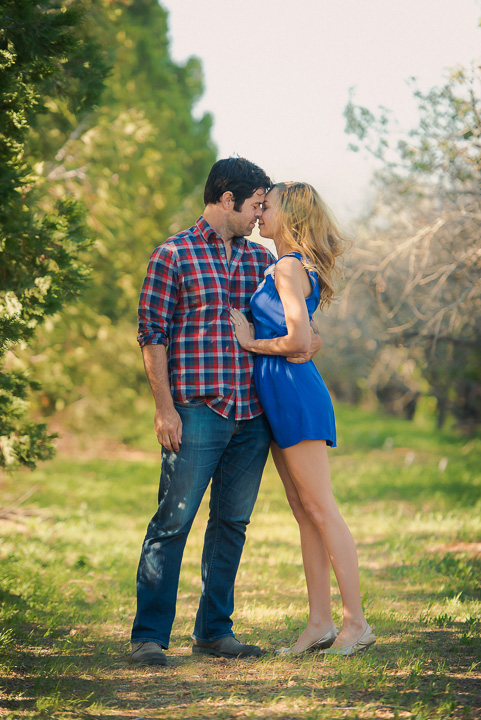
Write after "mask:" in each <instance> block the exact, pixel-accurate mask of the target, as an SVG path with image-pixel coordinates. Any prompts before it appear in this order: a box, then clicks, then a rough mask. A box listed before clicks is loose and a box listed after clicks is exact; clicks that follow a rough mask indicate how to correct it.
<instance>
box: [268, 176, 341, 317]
mask: <svg viewBox="0 0 481 720" xmlns="http://www.w3.org/2000/svg"><path fill="white" fill-rule="evenodd" d="M272 190H277V193H278V201H279V217H278V220H279V232H280V236H281V237H282V239H283V240H284V241H285V243H286V245H287V246H288V247H289V248H291V249H292V250H294V251H300V252H301V254H302V255H303V257H304V260H305V262H306V265H307V266H308V267H311V268H313V269H314V270H315V271H316V272H317V275H318V277H319V292H320V298H319V307H320V308H323V307H324V306H329V305H330V304H331V302H332V301H333V299H334V297H335V295H334V286H333V282H334V280H335V279H336V277H338V276H339V275H340V274H341V272H342V265H341V267H339V266H338V265H337V263H336V259H337V258H338V257H340V256H341V255H342V253H343V252H344V250H345V248H346V245H347V243H346V240H345V239H344V238H343V237H342V236H341V234H340V232H339V229H338V227H337V224H336V221H335V220H334V218H333V216H332V213H331V211H330V210H329V208H328V207H327V205H326V204H325V203H324V201H323V200H322V199H321V197H320V195H319V193H318V192H317V191H316V190H315V189H314V188H313V187H312V185H309V184H308V183H301V182H285V183H276V184H275V185H273V186H272V187H271V191H272Z"/></svg>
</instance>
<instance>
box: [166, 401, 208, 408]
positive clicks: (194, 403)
mask: <svg viewBox="0 0 481 720" xmlns="http://www.w3.org/2000/svg"><path fill="white" fill-rule="evenodd" d="M205 404H206V402H205V400H189V402H179V401H178V400H174V405H175V406H176V407H179V408H185V409H186V410H188V409H189V408H196V407H200V406H201V405H205Z"/></svg>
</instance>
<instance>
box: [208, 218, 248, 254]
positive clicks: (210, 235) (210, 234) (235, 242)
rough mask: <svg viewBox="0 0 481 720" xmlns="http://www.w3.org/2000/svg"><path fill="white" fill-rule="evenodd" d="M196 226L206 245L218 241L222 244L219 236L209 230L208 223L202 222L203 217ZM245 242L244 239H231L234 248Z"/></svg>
mask: <svg viewBox="0 0 481 720" xmlns="http://www.w3.org/2000/svg"><path fill="white" fill-rule="evenodd" d="M196 225H197V227H198V229H199V232H200V234H201V235H202V237H203V238H204V240H205V241H206V242H207V243H213V242H218V241H220V242H223V240H222V238H221V236H220V235H218V234H217V233H216V231H215V230H214V229H213V228H211V226H210V225H209V223H208V222H207V221H206V220H204V217H203V216H202V215H201V216H200V218H199V219H198V220H197V222H196ZM246 242H247V240H246V239H245V237H234V238H232V244H233V245H236V246H244V245H245V244H246Z"/></svg>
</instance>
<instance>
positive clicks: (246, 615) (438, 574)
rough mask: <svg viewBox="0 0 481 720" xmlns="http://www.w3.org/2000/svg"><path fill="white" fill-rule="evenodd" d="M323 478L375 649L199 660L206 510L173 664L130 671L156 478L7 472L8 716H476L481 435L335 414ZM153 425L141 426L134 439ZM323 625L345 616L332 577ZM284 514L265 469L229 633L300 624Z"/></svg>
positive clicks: (285, 635)
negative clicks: (347, 534)
mask: <svg viewBox="0 0 481 720" xmlns="http://www.w3.org/2000/svg"><path fill="white" fill-rule="evenodd" d="M338 425H339V436H340V447H339V448H338V449H336V450H333V451H332V452H331V453H330V459H331V466H332V476H333V484H334V489H335V493H336V497H337V498H338V501H339V503H340V505H341V508H342V511H343V514H344V516H345V518H346V520H347V521H348V523H349V525H350V527H351V530H352V532H353V534H354V536H355V538H356V541H357V544H358V550H359V558H360V565H361V584H362V592H363V598H364V600H363V601H364V607H365V611H366V614H367V616H368V618H369V620H370V622H371V624H372V625H374V627H375V630H376V633H377V635H378V643H377V644H376V645H375V646H374V647H373V648H371V649H370V650H368V651H367V652H366V653H364V654H361V655H359V656H356V657H353V658H338V657H332V658H322V656H319V655H314V654H312V655H304V656H300V657H290V658H289V657H277V656H275V655H274V653H273V652H271V653H268V654H267V655H266V656H264V657H263V658H262V659H260V660H258V661H252V660H250V661H249V660H246V661H225V660H216V659H210V658H200V659H198V658H195V659H194V658H193V657H192V655H191V652H190V645H191V639H190V633H191V631H192V626H193V620H194V615H195V611H196V605H197V601H198V595H199V591H200V577H199V566H200V553H201V546H202V535H203V527H204V525H205V520H206V507H205V503H204V505H203V507H202V510H201V512H200V514H199V516H198V518H197V519H196V521H195V524H194V527H193V529H192V532H191V535H190V538H189V541H188V544H187V548H186V552H185V556H184V563H183V568H182V575H181V582H180V588H179V602H178V615H177V618H176V621H175V625H174V631H173V642H172V645H171V649H170V650H169V656H170V666H169V667H168V668H167V669H166V668H161V669H155V668H144V669H133V668H131V667H130V666H129V665H128V664H127V653H128V649H129V645H128V636H129V632H130V625H131V622H132V619H133V614H134V609H135V608H134V601H135V598H134V595H135V571H136V565H137V560H138V556H139V552H140V544H141V541H142V538H143V535H144V531H145V527H146V524H147V522H148V520H149V518H150V516H151V514H153V512H154V510H155V507H154V504H155V498H156V492H157V481H158V478H157V476H158V463H157V461H156V460H153V459H152V453H153V452H155V451H156V446H155V442H154V439H152V441H150V440H149V441H148V442H147V441H146V440H144V449H148V450H149V451H150V454H148V455H146V456H145V457H144V458H143V459H140V458H139V456H137V455H136V456H135V459H132V460H127V459H122V460H120V459H117V458H116V456H115V452H113V453H112V457H111V458H110V459H106V458H105V457H104V458H103V459H101V460H100V459H90V460H87V459H84V458H82V457H76V458H68V457H62V456H60V457H58V458H57V459H56V460H54V461H51V462H50V463H48V464H45V465H43V466H41V467H40V468H39V469H37V470H36V471H34V472H31V473H29V472H19V473H16V474H14V475H8V476H6V477H5V476H4V477H3V479H2V482H1V486H0V491H1V505H2V506H3V511H1V513H0V514H1V518H2V519H1V529H2V533H1V534H2V541H1V546H0V563H1V569H0V575H1V591H0V592H1V610H0V612H1V623H2V624H1V629H0V659H1V662H2V667H3V673H2V681H3V687H2V695H1V698H2V699H1V701H0V714H1V713H2V712H3V714H9V716H10V717H12V718H37V717H38V718H40V717H42V718H43V717H45V718H47V717H48V718H50V717H58V718H70V717H85V718H87V717H98V718H117V717H122V718H140V717H145V718H151V717H152V718H163V719H165V720H176V719H177V718H185V717H192V718H202V719H204V718H205V719H207V718H211V719H216V720H217V719H220V718H276V719H279V720H288V719H290V718H303V719H304V720H311V719H314V718H320V719H323V718H326V719H327V718H377V717H379V718H417V719H418V720H423V719H428V718H439V719H440V720H441V718H443V719H444V718H448V717H453V718H479V717H480V714H481V689H480V688H481V682H480V681H481V643H480V639H479V632H480V628H481V593H480V577H481V572H480V571H481V553H480V550H481V462H480V460H481V438H479V437H474V438H461V437H457V436H456V435H455V434H452V433H446V434H438V433H436V434H435V433H434V432H432V431H431V430H430V429H429V428H428V427H422V426H419V425H413V424H409V423H405V422H403V421H400V420H395V419H392V418H386V417H381V416H378V415H375V414H367V413H365V412H362V411H360V410H354V409H352V408H339V409H338ZM152 433H153V431H152V430H151V429H150V427H149V428H146V429H145V433H144V437H147V436H148V437H151V436H152ZM332 595H333V601H334V604H335V618H336V619H337V620H339V619H340V609H341V608H340V600H339V594H338V590H337V586H336V585H335V583H334V580H333V582H332ZM306 613H307V604H306V593H305V583H304V576H303V570H302V563H301V556H300V551H299V539H298V532H297V527H296V524H295V521H294V520H293V518H292V516H291V513H290V511H289V509H288V507H287V504H286V501H285V499H284V496H283V490H282V487H281V484H280V482H279V480H278V478H277V475H276V473H275V470H274V468H273V466H272V465H271V464H270V463H269V464H268V466H267V468H266V472H265V476H264V479H263V483H262V488H261V492H260V495H259V500H258V502H257V505H256V509H255V512H254V516H253V518H252V523H251V526H250V527H249V531H248V542H247V544H246V548H245V552H244V556H243V561H242V564H241V568H240V571H239V576H238V583H237V590H236V613H235V630H236V633H237V634H238V636H239V637H240V638H241V639H242V640H244V641H246V642H256V643H258V644H260V645H262V646H263V647H264V648H266V649H267V650H274V649H275V648H276V647H279V646H285V645H289V644H292V642H293V641H294V640H295V638H296V636H297V634H298V633H299V632H300V631H301V630H302V628H303V625H304V623H305V621H306V617H307V615H306Z"/></svg>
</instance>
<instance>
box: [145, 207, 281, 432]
mask: <svg viewBox="0 0 481 720" xmlns="http://www.w3.org/2000/svg"><path fill="white" fill-rule="evenodd" d="M274 260H275V258H274V257H273V256H272V255H271V253H270V252H269V251H268V250H267V249H266V248H265V247H263V246H262V245H259V244H257V243H254V242H249V241H248V240H246V239H245V238H234V240H233V241H232V257H231V260H230V263H228V262H227V257H226V253H225V247H224V243H223V241H222V238H221V237H219V235H217V233H216V232H215V231H214V230H213V229H212V228H211V227H210V225H208V224H207V223H206V221H205V220H204V218H203V217H200V218H199V220H198V221H197V222H196V223H195V225H193V226H192V227H191V228H189V229H188V230H185V231H183V232H180V233H178V234H177V235H174V236H173V237H171V238H169V239H168V240H167V241H166V242H165V243H164V244H163V245H160V246H159V247H158V248H156V249H155V250H154V252H153V253H152V255H151V258H150V263H149V267H148V270H147V276H146V278H145V280H144V284H143V287H142V292H141V294H140V302H139V334H138V341H139V343H140V345H141V347H143V346H144V345H156V344H160V345H165V346H166V347H167V355H168V362H169V377H170V385H171V392H172V396H173V399H174V400H177V401H179V402H192V401H196V400H197V401H198V400H205V401H206V402H207V404H208V405H209V406H210V407H211V408H212V409H213V410H215V411H216V412H217V413H219V414H220V415H223V416H224V417H227V416H228V415H229V414H230V412H231V410H232V408H233V407H234V406H235V417H236V420H248V419H251V418H253V417H256V416H257V415H260V414H261V413H262V408H261V406H260V404H259V400H258V399H257V395H256V392H255V388H254V383H253V380H252V370H253V362H254V361H253V357H252V355H251V354H250V353H248V352H246V351H245V350H243V349H242V348H241V347H240V345H239V344H238V342H237V340H236V337H235V334H234V331H233V328H232V324H231V320H230V314H229V311H230V308H237V309H238V310H240V311H241V312H243V313H245V314H247V315H248V316H249V301H250V299H251V296H252V295H253V293H254V291H255V290H256V288H257V286H258V284H259V283H260V282H261V281H262V280H263V278H264V270H265V268H266V267H267V265H269V264H270V263H272V262H273V261H274Z"/></svg>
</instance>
